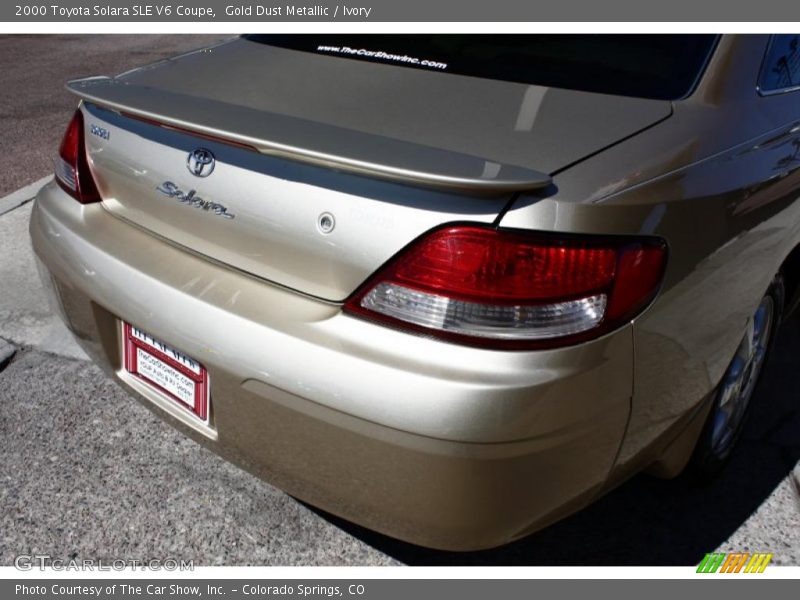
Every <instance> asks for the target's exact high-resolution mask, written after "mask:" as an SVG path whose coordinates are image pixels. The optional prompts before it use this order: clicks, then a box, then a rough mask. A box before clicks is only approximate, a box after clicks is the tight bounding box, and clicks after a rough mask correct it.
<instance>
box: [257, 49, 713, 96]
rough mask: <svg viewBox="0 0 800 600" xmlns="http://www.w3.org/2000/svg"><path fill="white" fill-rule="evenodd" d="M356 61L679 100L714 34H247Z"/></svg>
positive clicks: (707, 54)
mask: <svg viewBox="0 0 800 600" xmlns="http://www.w3.org/2000/svg"><path fill="white" fill-rule="evenodd" d="M244 37H245V38H246V39H248V40H250V41H253V42H256V43H260V44H269V45H272V46H278V47H281V48H288V49H291V50H299V51H301V52H310V53H314V54H322V55H328V56H337V57H339V58H345V59H351V60H363V61H369V62H377V63H383V64H391V65H395V66H402V67H407V68H412V69H425V70H428V71H438V72H441V73H455V74H458V75H470V76H474V77H483V78H488V79H499V80H503V81H514V82H518V83H525V84H529V85H542V86H549V87H558V88H568V89H573V90H582V91H587V92H598V93H603V94H615V95H620V96H634V97H639V98H653V99H659V100H677V99H679V98H683V97H685V96H687V95H688V94H689V93H690V92H691V91H692V88H693V87H694V84H695V82H696V81H697V80H698V78H699V77H700V75H701V74H702V71H703V68H704V67H705V65H706V63H707V62H708V59H709V57H710V55H711V52H712V50H713V48H714V46H715V44H716V39H717V36H714V35H246V36H244Z"/></svg>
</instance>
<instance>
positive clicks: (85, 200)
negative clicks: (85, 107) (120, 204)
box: [55, 109, 100, 204]
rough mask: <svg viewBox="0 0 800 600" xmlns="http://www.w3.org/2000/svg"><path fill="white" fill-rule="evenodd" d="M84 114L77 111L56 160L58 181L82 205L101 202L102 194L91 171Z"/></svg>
mask: <svg viewBox="0 0 800 600" xmlns="http://www.w3.org/2000/svg"><path fill="white" fill-rule="evenodd" d="M83 131H84V130H83V114H82V113H81V111H80V109H79V110H76V111H75V114H74V115H73V117H72V120H71V121H70V122H69V125H68V126H67V131H66V132H65V133H64V139H63V140H61V147H60V148H59V149H58V157H56V160H55V171H56V173H55V174H56V181H57V182H58V185H60V186H61V188H62V189H63V190H64V191H65V192H67V193H68V194H69V195H70V196H72V197H73V198H75V199H76V200H77V201H78V202H80V203H81V204H89V203H91V202H99V201H100V193H99V192H98V191H97V185H96V184H95V182H94V178H92V173H91V171H89V161H88V160H87V158H86V143H85V140H84V136H83Z"/></svg>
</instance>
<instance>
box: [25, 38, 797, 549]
mask: <svg viewBox="0 0 800 600" xmlns="http://www.w3.org/2000/svg"><path fill="white" fill-rule="evenodd" d="M798 39H799V38H798V36H792V35H775V36H768V35H748V36H721V37H719V36H706V35H696V36H691V35H686V36H663V35H659V36H613V35H606V36H474V37H473V36H433V37H430V36H372V37H369V36H330V35H327V36H262V35H256V36H244V37H241V38H237V39H235V40H232V41H228V42H226V43H223V44H221V45H218V46H214V47H211V48H206V49H203V50H199V51H196V52H192V53H189V54H186V55H184V56H180V57H177V58H174V59H171V60H166V61H163V62H159V63H156V64H153V65H149V66H147V67H143V68H140V69H135V70H133V71H130V72H127V73H124V74H122V75H119V76H117V77H113V78H109V77H95V78H89V79H83V80H79V81H73V82H71V83H70V84H69V85H68V87H69V89H70V91H72V92H74V93H75V94H77V95H78V96H79V97H80V99H81V103H80V107H79V109H78V111H77V112H76V113H75V116H74V117H73V119H72V121H71V123H70V124H69V127H68V129H67V132H66V134H65V136H64V140H63V142H62V144H61V147H60V150H59V153H58V157H57V158H56V166H55V171H56V178H55V181H54V182H53V183H51V184H49V185H47V186H45V187H44V188H43V189H42V190H41V192H40V193H39V195H38V197H37V200H36V206H35V208H34V211H33V216H32V219H31V224H30V231H31V236H32V238H33V244H34V248H35V251H36V254H37V256H38V258H39V260H40V262H41V264H42V267H43V268H42V272H43V276H44V279H45V282H46V284H47V286H48V287H49V288H50V290H51V291H52V293H53V297H54V298H55V299H56V301H57V306H58V307H59V310H60V311H61V313H62V315H63V318H64V321H65V322H66V323H67V325H68V326H69V328H70V329H71V331H72V332H73V333H74V335H75V336H76V337H77V339H78V340H79V341H80V342H81V344H82V345H83V347H84V348H85V350H86V351H87V352H88V353H89V354H90V356H91V357H92V358H93V359H94V360H95V361H96V362H97V364H98V365H100V366H101V367H102V368H103V369H105V370H106V371H107V372H108V374H109V376H110V377H112V378H114V379H115V380H116V381H117V382H118V383H119V384H120V385H121V386H122V387H124V388H125V389H126V390H128V391H129V392H130V393H131V394H132V395H133V396H134V397H136V398H137V399H139V400H140V401H142V402H143V403H144V404H145V405H147V406H148V407H150V408H151V409H152V410H153V411H155V412H156V413H158V414H159V415H161V416H162V417H164V418H165V419H166V420H167V421H169V422H170V423H172V424H173V425H174V426H176V427H177V428H179V429H181V430H182V431H184V432H185V433H186V434H187V435H189V436H191V437H192V438H193V439H195V440H197V441H198V442H200V443H202V444H204V445H206V446H208V447H209V448H211V449H212V450H213V451H215V452H217V453H219V454H221V455H222V456H224V457H226V458H228V459H229V460H231V461H233V462H234V463H236V464H238V465H240V466H242V467H243V468H245V469H248V470H249V471H251V472H253V473H255V474H257V475H258V476H259V477H263V478H264V479H265V480H267V481H269V482H272V483H274V484H275V485H277V486H279V487H281V488H282V489H284V490H286V491H287V492H288V493H290V494H292V495H294V496H296V497H298V498H300V499H302V500H305V501H307V502H309V503H311V504H313V505H316V506H319V507H321V508H323V509H325V510H327V511H329V512H331V513H334V514H336V515H340V516H342V517H345V518H347V519H350V520H352V521H355V522H358V523H360V524H362V525H365V526H367V527H370V528H373V529H376V530H378V531H381V532H384V533H387V534H389V535H392V536H395V537H398V538H401V539H404V540H409V541H412V542H415V543H418V544H424V545H428V546H432V547H437V548H446V549H476V548H485V547H490V546H495V545H499V544H503V543H505V542H508V541H510V540H513V539H516V538H519V537H521V536H524V535H526V534H528V533H530V532H532V531H534V530H536V529H539V528H541V527H543V526H545V525H547V524H548V523H551V522H553V521H554V520H557V519H559V518H561V517H563V516H565V515H567V514H570V513H572V512H574V511H576V510H578V509H580V508H581V507H583V506H585V505H586V504H587V503H589V502H591V501H592V500H594V499H596V498H597V497H598V496H599V495H600V494H602V493H604V492H605V491H607V490H609V489H610V488H612V487H613V486H615V485H617V484H619V483H620V482H621V481H624V480H625V479H626V478H627V477H629V476H631V475H632V474H634V473H637V472H639V471H641V470H645V469H647V470H648V471H649V472H651V473H654V474H657V475H660V476H665V477H670V476H675V475H677V474H678V473H680V472H681V471H682V470H684V468H685V467H686V466H687V465H689V466H690V468H691V469H693V470H694V472H695V473H697V474H701V475H703V476H710V475H711V474H713V473H714V472H715V471H717V470H718V469H719V468H720V467H721V466H722V464H723V463H724V462H725V460H726V459H727V457H728V456H729V455H730V453H731V451H732V448H733V446H734V443H735V442H736V439H737V437H738V435H739V433H740V431H741V429H742V423H743V420H744V417H745V415H746V413H747V410H748V408H749V405H750V399H751V397H752V395H753V388H754V386H755V385H756V382H757V380H758V376H759V372H760V371H761V367H762V365H763V363H764V359H765V356H766V354H767V351H768V350H769V347H770V343H771V340H772V338H773V335H772V334H773V332H774V331H775V329H776V328H777V325H778V323H779V321H780V318H781V315H783V314H785V312H786V311H787V310H788V309H790V308H791V307H792V306H793V304H794V299H795V298H796V296H797V293H796V292H797V291H798V282H799V281H800V268H798V267H799V266H800V253H798V250H797V247H798V242H799V241H800V202H797V199H798V195H799V194H800V170H798V166H800V90H798V86H797V82H800V51H799V50H798Z"/></svg>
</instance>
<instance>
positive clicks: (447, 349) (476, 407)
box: [30, 184, 633, 549]
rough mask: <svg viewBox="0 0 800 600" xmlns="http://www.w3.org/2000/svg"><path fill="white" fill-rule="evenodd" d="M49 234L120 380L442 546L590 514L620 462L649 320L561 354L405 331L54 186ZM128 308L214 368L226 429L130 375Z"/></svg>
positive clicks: (216, 434) (83, 338) (300, 488)
mask: <svg viewBox="0 0 800 600" xmlns="http://www.w3.org/2000/svg"><path fill="white" fill-rule="evenodd" d="M30 231H31V237H32V240H33V245H34V249H35V252H36V254H37V256H38V258H39V260H40V261H41V263H43V265H44V267H45V268H46V270H47V271H48V272H49V275H46V277H45V279H46V283H47V284H48V285H49V287H50V289H51V291H52V293H53V295H54V297H55V299H56V300H57V302H58V303H59V305H60V306H61V308H62V309H63V316H64V319H65V321H66V322H67V325H68V327H69V328H70V329H71V330H72V332H73V333H74V334H75V335H76V337H77V338H78V340H79V341H80V342H81V344H82V346H83V347H84V349H85V350H86V351H87V353H89V355H90V356H91V357H92V358H93V359H94V360H95V361H96V362H97V363H98V364H99V365H100V366H101V367H102V368H104V369H105V370H106V371H107V372H108V373H109V375H110V376H111V377H113V378H115V379H116V381H117V382H118V383H120V385H122V386H123V387H124V388H125V389H127V390H128V391H129V392H131V393H132V394H133V395H134V396H135V397H136V398H138V399H139V400H140V401H142V402H143V403H144V404H145V405H147V406H148V407H149V408H151V409H152V410H154V411H155V412H157V413H159V414H160V415H161V416H162V417H164V418H165V419H167V420H168V421H169V422H171V424H173V425H174V426H176V427H177V428H179V429H181V430H182V431H184V432H185V433H186V434H188V435H190V436H191V437H193V438H194V439H195V440H197V441H198V442H200V443H202V444H204V445H205V446H207V447H209V448H210V449H212V450H213V451H215V452H217V453H219V454H221V455H222V456H224V457H226V458H227V459H229V460H231V461H233V462H234V463H236V464H238V465H240V466H242V467H243V468H246V469H247V470H249V471H251V472H252V473H254V474H256V475H258V476H259V477H263V478H264V479H266V480H268V481H270V482H272V483H274V484H275V485H277V486H278V487H280V488H282V489H284V490H285V491H287V492H288V493H290V494H292V495H295V496H297V497H298V498H300V499H302V500H305V501H307V502H309V503H311V504H313V505H316V506H318V507H320V508H323V509H325V510H327V511H329V512H331V513H334V514H337V515H339V516H342V517H344V518H346V519H349V520H352V521H355V522H357V523H359V524H361V525H364V526H366V527H369V528H372V529H376V530H378V531H381V532H383V533H387V534H389V535H392V536H395V537H398V538H401V539H405V540H408V541H411V542H415V543H419V544H423V545H428V546H433V547H438V548H446V549H477V548H484V547H490V546H494V545H499V544H502V543H504V542H507V541H510V540H512V539H514V538H516V537H519V536H521V535H524V534H525V533H527V532H529V531H532V530H534V529H536V528H539V527H541V526H543V525H545V524H547V523H549V522H551V521H553V520H555V519H557V518H560V517H562V516H565V515H566V514H569V513H570V512H573V511H574V510H576V509H577V508H579V507H580V506H582V505H584V504H585V503H586V502H587V501H589V500H590V499H591V498H592V497H594V495H596V493H597V492H598V491H599V490H600V489H601V487H602V486H603V484H604V483H605V481H606V479H607V477H608V474H609V471H610V469H611V467H612V466H613V463H614V458H615V456H616V453H617V451H618V450H619V446H620V443H621V440H622V437H623V435H624V430H625V424H626V421H627V417H628V414H629V411H630V397H631V387H632V379H633V378H632V367H633V365H632V357H633V351H632V335H631V331H630V329H623V330H620V331H618V332H615V333H614V334H611V335H609V336H606V337H604V338H602V339H599V340H596V341H593V342H590V343H587V344H583V345H581V346H577V347H573V348H567V349H561V350H556V351H546V352H543V351H540V352H493V351H487V350H481V349H475V348H465V347H459V346H455V345H450V344H444V343H441V342H436V341H432V340H429V339H424V338H421V337H416V336H412V335H408V334H403V333H400V332H396V331H392V330H390V329H386V328H382V327H379V326H375V325H372V324H369V323H366V322H362V321H360V320H357V319H354V318H351V317H348V316H346V315H344V314H342V312H341V311H340V309H339V306H337V305H334V304H330V303H325V302H321V301H318V300H315V299H312V298H307V297H304V296H301V295H299V294H297V293H294V292H291V291H287V290H284V289H281V288H278V287H276V286H273V285H270V284H268V283H265V282H263V281H260V280H257V279H255V278H252V277H250V276H248V275H245V274H242V273H239V272H236V271H233V270H231V269H229V268H226V267H224V266H222V265H219V264H216V263H214V262H212V261H210V260H208V259H206V258H203V257H199V256H196V255H194V254H192V253H189V252H187V251H185V250H183V249H180V248H176V247H174V246H172V245H171V244H168V243H166V242H164V241H161V240H159V239H157V238H155V237H153V236H151V235H149V234H147V233H145V232H143V231H141V230H140V229H138V228H137V227H134V226H132V225H130V224H128V223H126V222H124V221H122V220H120V219H119V218H117V217H114V216H112V215H110V214H109V213H108V212H107V211H106V210H105V209H104V208H103V207H102V206H100V205H88V206H81V205H79V204H78V203H77V202H75V201H73V200H72V199H71V198H69V197H68V196H67V195H66V194H64V193H63V192H62V191H61V190H60V189H59V188H58V187H57V186H55V185H53V184H50V185H48V186H46V187H45V188H44V189H43V190H42V191H41V192H40V193H39V196H38V197H37V201H36V205H35V207H34V211H33V215H32V219H31V226H30ZM120 319H124V320H126V321H128V322H130V323H132V324H134V325H137V326H138V327H141V328H142V329H144V330H146V331H148V332H149V333H151V334H153V335H155V336H156V337H159V338H161V339H163V340H164V341H165V342H167V343H169V344H171V345H173V346H174V347H176V348H178V349H180V350H181V351H183V352H185V353H186V354H187V355H189V356H192V357H194V358H195V359H197V360H199V361H201V362H202V363H203V364H204V365H205V366H206V367H207V368H208V370H209V375H210V381H211V420H210V427H207V426H204V425H202V424H199V423H197V422H195V421H194V420H193V419H192V418H191V417H190V416H189V415H188V414H186V413H185V412H184V411H182V410H181V409H179V408H176V407H174V406H173V405H171V404H170V402H169V401H167V400H165V399H164V398H162V397H160V396H159V395H158V394H156V393H154V392H152V391H150V390H149V389H148V388H146V387H144V386H143V385H142V384H141V383H140V382H138V381H137V380H135V379H133V378H132V377H130V376H129V375H128V374H127V373H125V371H124V370H123V369H122V366H121V333H120V331H121V329H120Z"/></svg>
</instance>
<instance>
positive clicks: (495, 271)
mask: <svg viewBox="0 0 800 600" xmlns="http://www.w3.org/2000/svg"><path fill="white" fill-rule="evenodd" d="M665 264H666V247H665V245H664V244H663V243H662V242H660V241H655V240H630V239H626V240H620V239H607V238H598V237H586V238H572V237H570V238H558V237H555V236H553V235H545V234H531V233H527V232H517V231H502V230H497V229H490V228H487V227H480V226H452V227H447V228H444V229H439V230H436V231H434V232H432V233H431V234H429V235H427V236H425V237H423V238H421V239H420V240H418V241H417V242H415V243H413V244H412V245H411V246H410V247H408V248H407V249H406V250H404V251H403V252H401V253H400V254H399V255H398V256H396V257H395V258H394V259H392V260H391V261H390V262H389V263H388V264H387V265H386V266H385V267H383V268H382V269H381V270H380V271H379V272H378V273H376V274H375V275H374V276H373V277H372V278H370V279H369V280H368V281H367V282H366V283H365V284H364V285H363V286H362V287H361V288H360V289H359V290H358V291H357V292H356V293H355V295H354V296H353V297H352V298H350V299H349V300H348V301H347V302H346V304H345V307H344V308H345V310H346V311H347V312H349V313H351V314H355V315H359V316H361V317H365V318H368V319H372V320H376V321H379V322H382V323H385V324H388V325H393V326H395V327H400V328H403V329H409V330H412V331H416V332H420V333H425V334H428V335H432V336H436V337H441V338H444V339H448V340H451V341H455V342H460V343H467V344H473V345H480V346H489V347H496V348H519V349H526V348H541V347H555V346H563V345H568V344H573V343H577V342H579V341H584V340H587V339H590V338H593V337H597V336H599V335H601V334H603V333H605V332H608V331H610V330H612V329H614V328H616V327H618V326H619V325H621V324H623V323H625V322H627V321H629V320H630V319H632V318H633V317H635V316H636V315H637V314H638V313H639V312H641V310H643V309H644V308H645V307H646V306H647V304H649V302H650V301H651V300H652V299H653V297H654V296H655V294H656V292H657V290H658V287H659V285H660V283H661V279H662V276H663V273H664V267H665Z"/></svg>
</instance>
